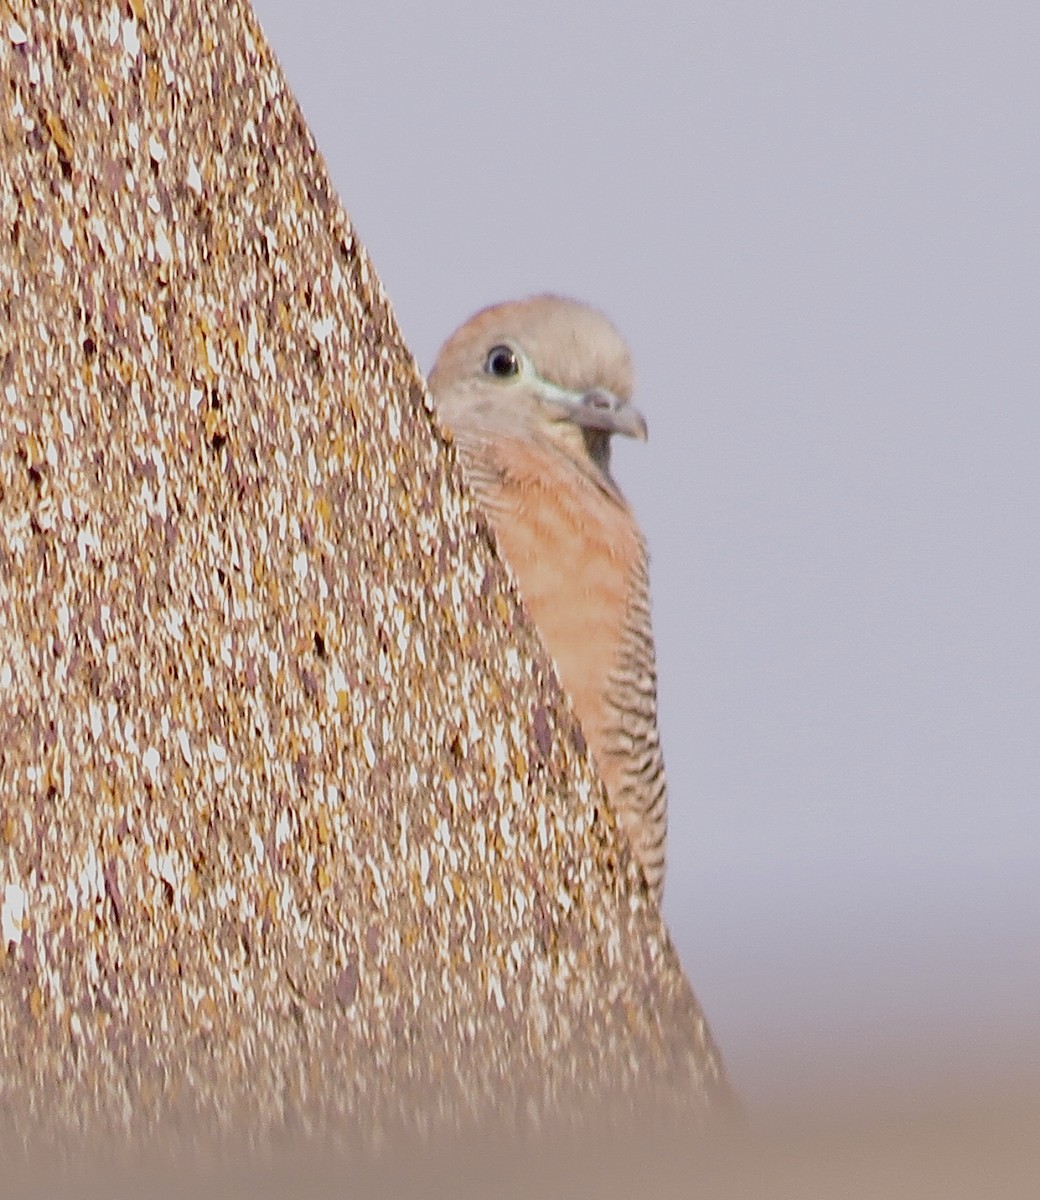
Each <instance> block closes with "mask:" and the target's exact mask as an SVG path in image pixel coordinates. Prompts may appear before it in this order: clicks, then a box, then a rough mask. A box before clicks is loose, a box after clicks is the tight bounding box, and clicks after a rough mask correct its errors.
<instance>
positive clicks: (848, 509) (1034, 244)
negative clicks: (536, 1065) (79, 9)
mask: <svg viewBox="0 0 1040 1200" xmlns="http://www.w3.org/2000/svg"><path fill="white" fill-rule="evenodd" d="M256 9H257V11H258V13H259V16H260V19H261V21H262V22H263V24H264V26H265V28H266V30H267V33H268V36H269V37H270V39H271V41H272V43H273V45H274V48H275V51H276V53H277V54H278V56H279V57H280V59H281V61H282V63H283V65H284V67H285V70H286V72H287V74H288V77H289V80H290V82H291V84H292V86H293V87H294V89H295V90H296V93H297V95H298V96H299V98H300V100H301V103H302V105H303V109H304V112H305V114H306V116H307V119H308V121H309V123H310V125H311V128H312V130H313V132H314V134H315V137H316V139H317V141H318V144H319V146H320V148H321V150H322V152H323V154H324V155H325V157H326V159H327V161H328V163H329V168H330V171H331V174H332V178H333V181H334V183H335V184H336V186H337V188H338V189H339V192H340V195H341V198H342V200H343V203H344V205H345V207H346V209H347V211H348V212H349V213H350V215H351V217H352V218H353V220H354V222H355V224H356V227H357V229H358V231H359V233H360V235H361V237H362V239H363V241H364V242H365V244H366V245H367V247H368V249H369V251H370V253H371V255H372V257H373V259H374V261H375V265H376V268H377V270H378V271H379V274H380V276H381V278H382V280H383V283H384V285H385V286H386V289H387V291H388V293H389V295H390V297H391V300H392V301H393V304H394V306H395V309H396V311H397V314H398V317H399V319H400V322H401V325H402V327H403V329H404V331H405V335H406V337H407V338H408V339H409V341H410V344H411V346H412V349H413V350H414V351H415V353H416V355H417V356H418V358H419V360H420V362H421V364H422V365H423V367H425V368H429V366H430V364H431V362H432V359H433V356H434V354H435V353H436V350H437V347H438V345H439V344H440V342H441V340H442V339H443V338H444V337H445V336H446V335H447V334H448V333H449V332H450V331H451V330H452V328H453V327H454V326H455V325H456V324H458V323H459V322H460V321H461V320H462V319H464V318H465V317H466V316H468V315H469V314H470V313H471V312H472V311H474V310H475V309H476V308H478V307H480V306H482V305H484V304H486V303H489V302H492V301H496V300H501V299H509V298H513V297H516V296H521V295H525V294H528V293H531V292H534V291H542V290H557V291H561V292H563V293H565V294H569V295H574V296H577V297H580V298H582V299H585V300H588V301H590V302H592V303H595V304H596V305H597V306H599V307H600V308H602V309H604V310H605V311H606V312H607V313H608V314H609V315H610V316H611V317H612V318H613V320H614V321H615V323H616V324H617V325H618V326H619V328H620V329H621V330H622V331H623V332H624V333H625V335H626V336H627V337H628V339H629V341H630V343H631V345H632V349H633V353H634V356H635V360H636V367H637V374H638V378H639V388H638V400H639V403H640V405H641V407H642V408H643V410H644V412H645V413H646V415H647V417H648V419H649V422H650V433H651V440H650V442H649V444H648V445H646V446H636V445H633V446H628V445H624V446H621V447H620V448H619V452H618V455H617V469H616V474H617V475H618V477H619V480H620V482H621V483H622V486H623V487H624V489H625V490H626V492H627V493H628V495H629V497H630V499H631V501H632V503H633V505H634V506H635V508H636V509H637V511H638V513H639V514H640V517H641V519H642V521H643V524H644V526H645V528H646V530H647V533H648V538H649V542H650V547H651V552H652V555H653V587H654V600H655V604H654V612H655V622H656V631H657V643H658V657H659V668H660V677H661V714H662V716H661V720H662V729H663V737H664V744H665V753H666V758H667V762H668V768H669V776H670V780H671V841H670V851H671V852H670V872H669V879H668V885H667V896H666V903H665V911H666V916H667V919H668V921H669V924H670V927H671V929H672V932H673V935H674V937H675V941H676V944H677V946H678V948H679V952H680V954H681V955H682V958H683V961H684V964H685V966H686V969H687V972H688V974H689V976H690V978H691V980H692V982H693V984H694V986H695V988H696V990H697V992H698V994H699V996H700V998H701V1000H702V1001H703V1003H704V1005H705V1007H706V1009H707V1011H708V1015H709V1018H710V1020H711V1021H712V1024H713V1026H714V1028H715V1031H716V1034H717V1036H718V1038H719V1039H720V1041H721V1043H722V1046H723V1049H724V1052H725V1054H726V1056H727V1059H728V1061H729V1063H730V1066H731V1069H732V1071H733V1074H734V1076H735V1080H736V1082H737V1084H738V1086H740V1087H741V1088H742V1089H743V1090H744V1092H745V1094H746V1095H747V1096H748V1098H749V1100H750V1101H751V1102H752V1104H754V1102H755V1101H756V1100H760V1099H763V1098H768V1097H770V1096H774V1095H776V1094H778V1093H781V1092H782V1091H783V1090H784V1089H786V1088H787V1087H789V1086H790V1084H791V1080H792V1079H793V1078H794V1077H795V1076H796V1075H797V1074H798V1073H803V1074H804V1072H806V1071H814V1072H816V1071H818V1072H820V1073H821V1074H822V1075H823V1076H825V1077H826V1078H827V1079H829V1080H832V1081H834V1082H835V1083H836V1084H847V1083H851V1084H853V1085H858V1084H861V1083H865V1082H867V1081H870V1082H878V1081H880V1082H884V1081H885V1080H886V1079H888V1078H891V1077H893V1076H894V1075H895V1074H896V1073H898V1072H905V1071H906V1070H910V1071H913V1070H914V1069H915V1068H917V1067H919V1068H920V1069H921V1070H922V1071H924V1070H926V1069H929V1068H934V1067H936V1066H940V1067H944V1068H946V1069H949V1070H952V1071H954V1072H958V1071H966V1072H971V1071H972V1070H974V1069H975V1068H976V1067H977V1066H978V1064H979V1063H985V1062H986V1060H987V1058H990V1059H991V1060H992V1062H993V1064H994V1065H993V1069H994V1070H996V1071H1001V1070H1004V1071H1008V1072H1010V1071H1013V1070H1018V1069H1025V1068H1029V1069H1032V1070H1033V1071H1035V1070H1036V1068H1037V1067H1038V1066H1040V1032H1038V1028H1037V1020H1036V1018H1037V1015H1038V1012H1040V520H1038V515H1037V514H1038V502H1040V485H1038V478H1037V476H1038V471H1037V460H1038V455H1040V158H1038V152H1037V151H1038V144H1040V143H1038V132H1037V131H1038V129H1040V83H1038V73H1037V66H1036V63H1037V58H1036V55H1037V47H1038V46H1040V5H1038V4H1037V3H1036V0H1003V2H1001V3H997V4H993V3H973V2H964V0H943V2H942V3H938V2H935V0H928V2H923V3H919V4H907V3H905V0H904V2H900V3H894V2H892V0H871V2H870V3H867V2H865V0H864V2H861V3H851V4H835V3H833V2H832V0H818V2H815V3H809V2H792V3H786V4H776V3H769V2H768V0H727V2H726V3H725V4H722V3H714V4H711V5H707V4H703V3H700V2H698V0H672V2H671V3H667V4H664V3H659V4H654V3H642V4H634V3H625V4H618V3H615V2H612V0H598V2H595V3H593V2H589V0H578V2H572V3H570V4H560V3H559V2H558V0H553V2H551V3H550V2H542V0H539V2H537V3H528V4H501V3H497V2H494V0H479V2H478V0H464V2H463V0H459V2H456V3H445V4H420V3H418V2H413V3H393V2H389V0H388V2H384V3H380V4H373V5H348V4H340V3H334V2H332V0H294V2H293V3H288V2H287V0H258V2H257V3H256Z"/></svg>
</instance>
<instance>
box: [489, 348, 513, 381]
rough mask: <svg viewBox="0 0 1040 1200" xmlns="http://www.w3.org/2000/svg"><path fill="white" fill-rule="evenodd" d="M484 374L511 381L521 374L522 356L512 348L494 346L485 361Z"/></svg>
mask: <svg viewBox="0 0 1040 1200" xmlns="http://www.w3.org/2000/svg"><path fill="white" fill-rule="evenodd" d="M484 374H485V375H493V376H494V377H495V378H496V379H510V378H512V377H513V376H514V375H519V374H520V356H519V355H518V354H517V352H516V351H515V350H514V349H513V347H512V346H506V345H504V344H503V345H499V346H492V347H491V349H490V350H489V351H488V354H487V358H485V359H484Z"/></svg>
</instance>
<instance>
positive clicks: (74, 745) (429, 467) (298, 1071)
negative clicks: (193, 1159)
mask: <svg viewBox="0 0 1040 1200" xmlns="http://www.w3.org/2000/svg"><path fill="white" fill-rule="evenodd" d="M0 127H2V132H3V150H2V155H3V159H2V170H0V306H2V313H3V326H2V334H0V337H2V341H0V918H2V931H0V1119H2V1123H3V1126H4V1128H5V1130H6V1131H7V1133H8V1134H12V1133H13V1134H14V1135H16V1136H19V1137H21V1136H25V1135H30V1136H31V1135H32V1134H33V1133H36V1134H40V1133H42V1134H43V1135H49V1134H52V1133H58V1132H61V1131H62V1130H78V1131H81V1132H86V1133H89V1134H93V1133H94V1132H95V1131H98V1130H105V1129H108V1130H112V1131H116V1132H123V1131H131V1132H132V1131H135V1130H149V1129H152V1128H155V1127H156V1126H158V1125H161V1124H163V1123H164V1122H165V1123H170V1122H173V1123H174V1124H176V1125H177V1127H178V1128H180V1129H181V1130H182V1131H185V1133H186V1136H191V1131H192V1130H193V1129H200V1130H202V1129H204V1130H205V1131H206V1132H207V1133H213V1132H214V1131H218V1132H219V1131H220V1130H227V1131H229V1132H232V1133H234V1134H235V1135H236V1136H240V1137H244V1138H245V1139H246V1140H247V1141H249V1140H252V1139H256V1140H261V1139H263V1138H264V1137H265V1136H266V1135H267V1133H268V1132H269V1131H271V1130H276V1129H279V1130H280V1129H288V1130H290V1131H293V1130H296V1131H303V1132H305V1133H310V1134H313V1135H315V1136H319V1137H324V1136H327V1135H330V1134H331V1135H333V1136H342V1135H343V1132H344V1130H349V1131H353V1133H354V1134H356V1135H357V1136H359V1137H361V1138H362V1140H365V1139H368V1138H376V1137H377V1135H378V1134H379V1132H380V1131H385V1130H387V1129H390V1128H393V1127H397V1126H399V1127H402V1128H404V1129H406V1130H412V1131H416V1132H419V1133H421V1132H423V1131H424V1130H425V1129H431V1130H436V1129H437V1128H439V1127H441V1128H447V1129H451V1128H457V1127H461V1126H463V1125H465V1123H466V1122H467V1121H469V1120H470V1119H476V1120H477V1121H478V1122H479V1121H482V1120H486V1118H487V1116H488V1114H489V1113H495V1114H501V1115H503V1116H504V1117H505V1118H506V1119H507V1120H510V1119H516V1120H534V1121H535V1122H536V1123H537V1121H538V1120H541V1119H543V1118H544V1117H546V1115H551V1114H554V1113H556V1112H558V1111H559V1110H561V1109H563V1110H570V1112H571V1114H572V1115H573V1111H574V1108H573V1106H574V1105H575V1104H578V1105H579V1106H580V1103H581V1101H582V1099H583V1098H586V1099H588V1100H589V1101H590V1102H599V1101H602V1100H603V1099H604V1097H607V1096H609V1097H610V1098H611V1100H612V1102H615V1103H617V1104H619V1105H624V1104H637V1103H642V1100H643V1099H645V1097H647V1096H652V1097H654V1098H655V1099H658V1100H661V1101H663V1102H664V1103H665V1104H673V1105H675V1106H677V1107H678V1108H680V1109H683V1110H684V1111H686V1110H688V1111H689V1112H690V1113H691V1114H694V1115H696V1114H697V1113H703V1112H706V1111H709V1110H710V1109H711V1108H712V1106H713V1104H714V1103H715V1101H716V1099H717V1098H718V1097H719V1096H721V1095H724V1094H725V1085H724V1083H723V1082H722V1079H721V1067H720V1065H719V1061H718V1058H717V1056H716V1054H715V1051H714V1049H713V1047H712V1045H711V1041H710V1037H709V1035H708V1033H707V1030H706V1027H705V1024H704V1021H703V1019H702V1017H701V1014H700V1011H699V1009H698V1007H697V1004H696V1001H695V1000H694V998H693V995H692V993H691V992H690V989H689V986H688V984H687V982H686V980H685V979H684V978H683V976H682V973H681V971H680V969H679V966H678V964H677V960H676V958H675V955H674V953H673V952H672V950H671V948H670V946H669V944H668V941H667V938H666V935H665V933H664V931H663V929H662V926H661V923H660V919H659V917H658V915H657V913H656V910H655V909H654V907H653V905H652V904H651V903H650V902H649V901H648V900H647V898H646V897H645V895H644V893H643V890H642V887H641V885H640V882H639V879H638V876H637V874H636V872H635V869H634V867H633V866H632V864H631V862H630V860H629V857H628V854H627V851H626V850H625V849H624V848H623V846H622V845H621V842H620V840H619V837H618V834H617V832H616V830H615V828H614V825H613V821H612V819H611V817H610V814H609V813H608V812H607V811H606V809H605V807H604V802H603V798H602V792H601V789H600V786H599V784H598V783H597V782H596V781H595V779H594V777H593V775H592V773H591V771H590V768H589V765H588V763H587V761H586V756H585V753H584V747H583V743H582V740H581V735H580V732H579V731H578V730H577V727H576V726H575V724H574V722H573V719H572V717H571V716H570V715H569V709H568V707H567V705H566V702H565V701H564V700H563V699H562V698H561V695H560V692H559V690H558V688H557V685H556V683H555V681H554V679H553V677H552V673H551V671H550V669H549V668H548V666H547V665H546V662H545V659H544V657H543V654H542V652H541V650H540V647H539V644H538V642H537V640H536V638H535V637H534V635H533V634H532V633H531V632H530V630H529V628H528V626H527V624H526V622H525V621H524V619H523V617H522V615H521V613H520V612H519V610H518V606H517V602H516V599H515V596H514V593H513V591H512V588H511V586H510V583H509V580H508V578H507V576H506V574H505V572H504V571H503V569H502V568H501V566H500V565H499V564H498V562H497V559H496V557H495V555H494V551H493V548H492V546H491V544H490V541H489V538H488V535H487V532H486V528H485V526H484V525H483V523H482V521H481V519H480V517H479V514H477V513H476V512H475V511H474V509H473V508H472V506H471V503H470V501H469V500H468V498H467V497H466V495H465V494H464V492H463V490H462V488H461V485H460V482H459V476H458V474H457V471H456V469H455V465H454V460H453V456H452V454H451V453H450V451H449V450H448V449H447V448H446V446H445V444H444V442H443V441H442V440H441V438H440V437H439V435H438V434H437V432H436V429H435V426H434V423H433V420H432V418H431V415H430V411H429V407H428V404H427V401H426V399H425V394H424V390H423V385H422V383H421V380H420V378H419V376H418V374H417V372H416V368H415V366H414V364H413V362H412V360H411V358H410V356H409V354H408V352H407V351H406V350H405V348H404V347H403V345H402V343H401V340H400V337H399V334H398V332H397V329H396V326H395V323H394V320H393V316H392V314H391V312H390V310H389V307H388V305H387V302H386V300H385V298H384V297H383V294H382V292H381V290H380V287H379V284H378V282H377V281H376V279H375V277H374V275H373V273H372V270H371V268H370V266H369V264H368V261H367V259H366V256H365V253H364V251H363V250H362V248H361V247H360V246H359V245H358V244H357V242H356V240H355V237H354V234H353V231H352V230H351V227H350V225H349V223H348V222H347V219H346V218H345V217H344V215H343V213H342V211H341V210H340V208H339V205H338V201H337V200H336V198H335V196H334V195H333V193H332V192H331V189H330V187H329V183H328V181H327V178H326V175H325V170H324V166H323V164H322V162H321V159H320V157H319V156H318V154H317V152H316V150H315V147H314V145H313V143H312V141H311V138H310V135H309V134H308V132H307V130H306V128H305V126H304V125H303V122H302V120H301V117H300V115H299V112H298V110H297V107H296V104H295V101H294V100H293V98H292V96H291V94H290V93H289V91H288V90H287V87H286V84H285V81H284V79H283V78H282V75H281V72H280V70H279V69H278V67H277V65H276V64H275V63H274V61H273V59H272V57H271V54H270V52H269V50H268V48H267V46H266V44H265V43H264V41H263V38H262V36H261V34H260V32H259V30H258V28H257V25H256V23H255V21H254V18H253V16H252V14H251V12H250V11H249V9H248V8H247V7H245V6H243V5H240V4H237V3H226V2H224V0H220V2H219V3H218V2H217V0H213V2H212V3H205V2H204V0H165V2H164V3H156V2H152V0H130V2H129V3H123V4H98V5H95V4H92V3H87V4H82V3H72V2H67V3H64V2H58V0H54V2H51V3H44V4H42V5H36V6H32V5H29V4H28V3H8V4H0ZM419 202H420V201H417V203H419Z"/></svg>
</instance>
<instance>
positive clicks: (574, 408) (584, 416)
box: [551, 388, 647, 442]
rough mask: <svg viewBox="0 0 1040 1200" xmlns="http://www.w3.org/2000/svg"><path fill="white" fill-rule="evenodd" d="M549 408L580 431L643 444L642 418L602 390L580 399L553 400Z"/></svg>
mask: <svg viewBox="0 0 1040 1200" xmlns="http://www.w3.org/2000/svg"><path fill="white" fill-rule="evenodd" d="M551 406H552V408H554V409H555V410H556V412H557V414H558V416H559V418H560V419H561V420H564V421H570V422H571V423H572V424H573V425H577V426H579V427H580V428H582V429H596V430H599V431H600V432H601V433H607V434H611V433H619V434H622V435H623V436H624V437H630V438H636V439H637V440H638V441H640V442H645V441H646V436H647V435H646V421H645V420H644V418H643V414H642V413H641V412H640V411H639V410H638V409H637V408H633V406H632V405H631V404H629V403H627V402H626V401H624V400H621V399H619V398H618V397H617V396H615V395H614V393H613V392H608V391H606V390H605V389H602V388H596V389H595V391H591V392H586V393H585V395H584V396H568V397H567V399H563V398H562V397H553V400H552V404H551Z"/></svg>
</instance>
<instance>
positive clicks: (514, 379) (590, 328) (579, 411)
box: [430, 296, 647, 478]
mask: <svg viewBox="0 0 1040 1200" xmlns="http://www.w3.org/2000/svg"><path fill="white" fill-rule="evenodd" d="M430 390H431V392H432V393H433V397H434V400H435V401H436V404H437V408H438V411H439V413H440V415H441V418H442V420H443V421H444V422H445V424H446V425H448V427H449V428H450V429H452V430H453V431H454V432H455V433H456V434H460V433H462V432H466V431H471V430H473V429H475V428H476V429H479V430H481V431H482V432H483V433H484V434H486V435H488V436H503V435H509V434H510V432H512V433H518V434H522V435H524V436H529V437H534V438H536V439H538V440H540V441H543V442H544V441H549V442H550V443H552V444H553V445H555V446H557V447H558V448H559V449H561V450H563V451H564V452H565V453H567V454H568V455H570V456H571V457H572V458H574V459H576V460H577V461H579V462H581V461H582V460H584V461H585V462H586V463H589V462H591V463H592V464H595V466H596V467H597V468H598V469H599V470H600V471H601V472H602V473H603V474H604V475H606V476H607V478H609V466H610V439H611V437H612V436H613V435H615V434H621V435H622V436H624V437H633V438H637V439H639V440H640V441H645V440H646V436H647V431H646V421H645V420H644V419H643V416H642V414H641V413H639V411H638V410H637V409H636V408H634V407H633V405H632V403H631V394H632V365H631V360H630V358H629V353H628V348H627V346H626V345H625V342H624V340H623V339H622V337H621V335H620V334H619V333H618V332H617V330H616V329H615V328H614V326H613V325H611V323H610V322H609V321H608V320H607V319H606V317H604V316H603V315H602V314H601V313H599V312H596V311H595V310H594V309H591V308H588V307H587V306H586V305H584V304H579V303H578V302H576V301H574V300H566V299H564V298H562V297H560V296H534V297H531V298H530V299H528V300H520V301H516V302H512V303H508V304H499V305H495V306H494V307H492V308H486V309H484V310H483V311H481V312H479V313H477V315H476V316H475V317H473V318H471V319H470V320H469V321H467V322H466V324H465V325H463V326H462V327H461V329H459V330H457V331H456V332H455V333H454V334H453V335H452V336H451V337H450V338H449V339H448V341H447V342H446V343H445V345H444V347H443V348H442V349H441V352H440V354H439V355H438V356H437V362H436V364H435V365H434V368H433V370H432V371H431V373H430Z"/></svg>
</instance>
